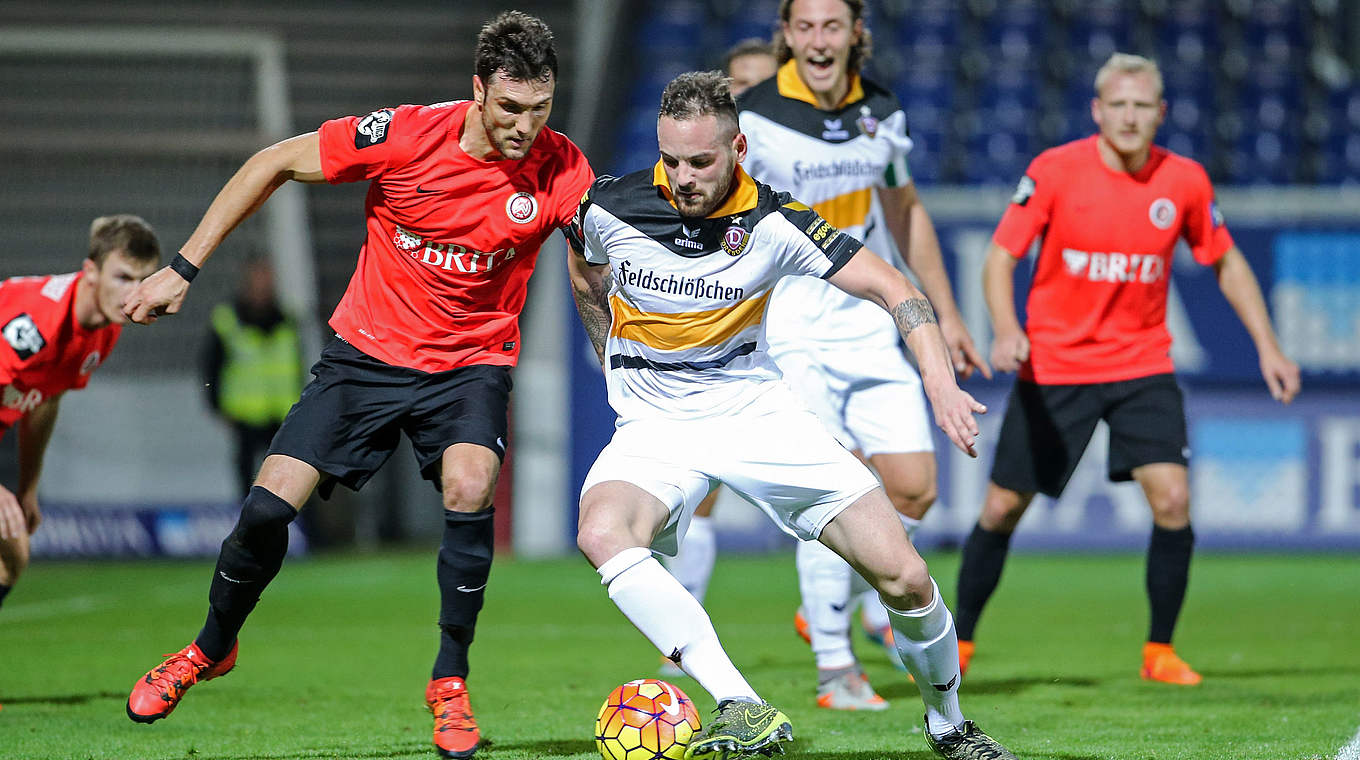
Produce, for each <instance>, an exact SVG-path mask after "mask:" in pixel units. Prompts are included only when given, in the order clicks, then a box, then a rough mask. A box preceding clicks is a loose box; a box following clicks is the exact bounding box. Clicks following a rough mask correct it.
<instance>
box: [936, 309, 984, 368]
mask: <svg viewBox="0 0 1360 760" xmlns="http://www.w3.org/2000/svg"><path fill="white" fill-rule="evenodd" d="M940 332H942V333H944V343H945V345H946V346H947V347H948V348H949V361H950V362H952V363H953V365H954V372H955V373H957V374H958V376H959V377H961V378H963V379H964V380H967V379H968V378H970V377H972V376H973V370H977V371H979V372H981V373H982V376H983V377H985V378H987V379H988V380H991V379H992V368H991V367H988V366H987V360H986V359H983V358H982V353H981V352H980V351H978V350H977V346H974V345H973V336H971V335H969V334H968V328H967V327H965V326H964V325H963V322H962V321H960V320H957V319H950V320H944V319H942V320H940Z"/></svg>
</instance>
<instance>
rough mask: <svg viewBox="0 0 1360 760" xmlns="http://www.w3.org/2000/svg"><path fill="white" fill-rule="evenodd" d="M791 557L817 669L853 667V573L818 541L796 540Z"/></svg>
mask: <svg viewBox="0 0 1360 760" xmlns="http://www.w3.org/2000/svg"><path fill="white" fill-rule="evenodd" d="M794 557H795V559H796V564H797V566H798V588H799V590H800V591H801V592H802V594H803V615H804V616H805V617H806V618H807V621H808V629H809V630H808V634H809V636H810V637H811V638H812V654H813V656H815V657H816V658H817V667H818V668H819V669H822V670H830V669H833V668H845V667H849V666H850V665H853V664H855V653H854V652H852V651H851V650H850V613H851V610H852V607H853V605H851V604H850V582H851V578H852V577H853V576H854V575H855V571H854V570H851V569H850V565H848V564H846V562H845V560H843V559H841V557H840V555H839V554H837V553H835V552H833V551H831V550H830V549H828V548H827V547H825V546H823V545H822V543H821V542H820V541H799V542H798V548H797V551H796V552H795V554H794Z"/></svg>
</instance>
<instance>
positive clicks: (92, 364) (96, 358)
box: [80, 351, 104, 375]
mask: <svg viewBox="0 0 1360 760" xmlns="http://www.w3.org/2000/svg"><path fill="white" fill-rule="evenodd" d="M102 361H104V357H103V356H101V355H100V354H99V352H98V351H91V352H90V353H89V355H88V356H86V357H85V361H83V362H81V363H80V374H82V375H88V374H90V373H91V372H94V371H95V369H96V368H97V367H98V366H99V363H100V362H102Z"/></svg>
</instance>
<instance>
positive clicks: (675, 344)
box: [609, 291, 770, 351]
mask: <svg viewBox="0 0 1360 760" xmlns="http://www.w3.org/2000/svg"><path fill="white" fill-rule="evenodd" d="M769 300H770V293H769V292H768V291H766V292H765V293H762V294H761V295H760V296H758V297H756V298H751V299H748V300H746V301H742V302H740V303H738V304H736V305H734V306H727V307H724V308H719V309H708V310H706V311H689V312H680V313H677V314H664V313H658V312H647V311H642V310H640V309H635V308H633V307H632V306H630V305H629V304H628V303H627V302H626V301H624V300H623V299H622V298H620V297H619V296H617V295H616V296H613V297H611V298H610V299H609V305H610V311H611V312H612V313H613V325H612V327H611V328H610V330H609V335H610V336H611V337H614V338H618V339H620V340H630V341H633V342H635V343H640V344H642V345H643V346H646V347H647V348H651V349H654V350H657V351H680V350H684V349H690V348H709V347H712V346H720V345H725V344H731V343H739V342H740V341H741V340H742V339H743V338H748V337H752V336H750V335H749V331H750V330H751V329H752V328H756V327H759V326H760V324H761V318H762V317H763V316H764V314H765V304H767V303H769Z"/></svg>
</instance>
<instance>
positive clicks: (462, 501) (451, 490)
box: [443, 475, 496, 512]
mask: <svg viewBox="0 0 1360 760" xmlns="http://www.w3.org/2000/svg"><path fill="white" fill-rule="evenodd" d="M443 486H444V487H443V496H444V509H447V510H449V511H450V512H480V511H482V510H483V509H486V508H487V507H489V506H491V497H492V495H493V494H495V492H496V479H495V477H494V476H492V477H491V478H490V479H487V478H486V477H485V476H480V477H479V476H475V475H474V476H469V477H463V478H459V477H448V476H446V477H445V478H444V479H443Z"/></svg>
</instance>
